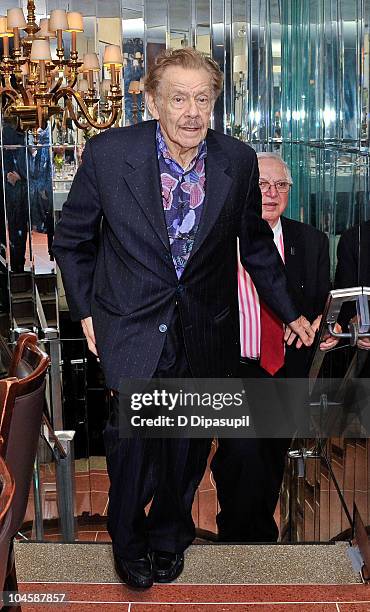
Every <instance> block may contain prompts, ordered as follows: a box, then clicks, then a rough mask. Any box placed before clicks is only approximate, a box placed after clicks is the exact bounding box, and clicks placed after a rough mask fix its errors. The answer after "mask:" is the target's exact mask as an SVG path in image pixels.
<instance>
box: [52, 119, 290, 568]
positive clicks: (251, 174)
mask: <svg viewBox="0 0 370 612" xmlns="http://www.w3.org/2000/svg"><path fill="white" fill-rule="evenodd" d="M155 130H156V122H155V121H148V122H144V123H141V124H139V125H137V126H132V127H126V128H115V129H111V130H108V131H106V132H104V133H102V134H99V135H98V136H96V137H94V138H92V139H91V140H89V141H88V142H87V144H86V147H85V151H84V154H83V163H82V165H81V166H80V168H79V170H78V172H77V174H76V177H75V179H74V182H73V184H72V187H71V191H70V193H69V197H68V200H67V202H66V203H65V204H64V207H63V211H62V217H61V221H60V222H59V224H58V225H57V227H56V232H55V239H54V245H53V251H54V254H55V257H56V260H57V262H58V264H59V266H60V268H61V271H62V276H63V282H64V285H65V289H66V296H67V300H68V304H69V308H70V313H71V317H72V318H73V319H74V320H79V319H83V318H85V317H88V316H90V315H91V316H92V318H93V324H94V330H95V336H96V342H97V350H98V354H99V358H100V362H101V365H102V368H103V371H104V375H105V379H106V384H107V386H108V387H109V388H111V389H114V390H118V389H119V387H120V381H121V379H122V378H126V377H132V378H148V377H151V376H153V375H156V374H158V372H160V373H161V376H173V375H174V374H175V375H176V376H184V375H189V374H190V375H192V376H198V377H225V376H233V375H235V374H237V372H238V364H239V313H238V300H237V267H236V266H237V259H236V255H237V251H236V249H237V243H236V240H237V236H239V240H240V245H241V260H242V263H243V264H244V265H245V266H246V267H247V269H248V271H249V273H250V274H251V276H252V278H253V281H254V283H255V285H256V287H257V289H258V291H259V293H260V295H261V296H262V297H263V299H264V300H265V301H266V303H267V304H268V305H269V306H270V307H271V308H272V309H273V310H274V311H275V312H276V313H277V314H278V315H279V316H280V318H281V319H282V320H283V321H285V322H291V321H293V320H294V319H296V318H297V317H298V316H299V312H298V310H297V308H296V306H295V304H294V302H293V300H292V299H291V297H290V295H289V291H288V283H287V279H286V275H285V271H284V266H283V264H282V261H281V259H280V256H279V254H278V251H277V249H276V248H275V245H274V243H273V235H272V232H271V230H270V228H269V227H268V225H267V224H266V223H265V222H264V221H262V219H261V195H260V190H259V186H258V166H257V159H256V155H255V153H254V151H253V150H252V149H251V148H250V147H248V146H247V145H245V144H244V143H242V142H240V141H238V140H235V139H233V138H231V137H229V136H225V135H224V134H220V133H216V132H214V131H212V130H208V134H207V140H206V141H207V158H206V198H205V204H204V210H203V213H202V217H201V220H200V226H199V229H198V231H197V234H196V237H195V242H194V245H193V248H192V251H191V254H190V258H189V260H188V262H187V265H186V268H185V270H184V272H183V274H182V276H181V278H180V280H178V279H177V276H176V272H175V269H174V266H173V262H172V257H171V252H170V245H169V239H168V233H167V228H166V224H165V217H164V211H163V204H162V198H161V184H160V174H159V168H158V160H157V153H156V143H155ZM113 404H114V401H113ZM116 408H117V407H116V406H114V405H113V406H112V411H111V419H110V421H109V422H108V424H107V428H106V431H105V434H104V435H105V442H106V449H107V463H108V471H109V475H110V479H111V489H110V504H109V511H108V526H109V531H110V533H111V535H112V540H113V548H114V550H115V552H116V553H117V554H119V555H120V556H123V557H126V558H135V557H139V556H141V555H142V554H143V553H144V552H145V550H146V548H147V546H151V547H152V548H155V549H162V550H168V551H170V552H171V551H172V552H180V551H182V550H184V548H185V547H186V546H187V545H188V544H189V543H190V541H191V539H192V537H193V536H194V524H193V522H192V519H191V503H192V500H193V496H194V492H195V490H196V487H197V484H198V482H199V480H200V478H201V476H202V473H203V471H204V468H205V465H206V463H205V462H206V455H207V453H208V450H209V441H204V442H203V443H202V442H201V441H195V440H192V441H190V442H186V443H184V442H183V441H181V443H178V444H176V443H175V442H174V441H170V440H169V441H165V442H163V443H162V444H157V443H156V441H154V440H152V441H151V442H150V443H149V444H147V441H145V440H142V441H138V440H136V441H134V442H132V441H130V440H119V439H118V432H117V427H116V425H117V424H116V420H115V419H116V416H115V415H116ZM196 442H198V443H197V444H196ZM184 444H185V446H186V448H184V446H183V445H184ZM176 462H177V463H178V465H179V470H178V473H177V471H176V473H175V472H174V469H175V467H174V466H176ZM166 481H167V482H166ZM150 499H153V502H152V507H153V510H152V509H151V511H150V514H149V516H148V517H147V518H145V515H144V506H145V504H146V502H147V501H148V500H150Z"/></svg>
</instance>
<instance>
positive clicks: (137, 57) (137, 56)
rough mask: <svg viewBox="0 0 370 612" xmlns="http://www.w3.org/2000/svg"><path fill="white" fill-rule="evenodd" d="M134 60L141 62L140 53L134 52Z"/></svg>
mask: <svg viewBox="0 0 370 612" xmlns="http://www.w3.org/2000/svg"><path fill="white" fill-rule="evenodd" d="M135 59H138V60H141V53H140V51H136V53H135Z"/></svg>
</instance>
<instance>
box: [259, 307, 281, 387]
mask: <svg viewBox="0 0 370 612" xmlns="http://www.w3.org/2000/svg"><path fill="white" fill-rule="evenodd" d="M260 320H261V346H260V366H261V368H263V369H264V370H266V372H268V373H269V374H271V376H273V375H274V374H276V372H277V371H278V370H280V368H282V367H283V365H284V327H283V324H282V322H281V321H280V319H278V317H277V316H276V315H274V313H273V312H272V311H271V310H270V309H269V308H268V306H266V304H264V303H263V302H262V301H261V302H260Z"/></svg>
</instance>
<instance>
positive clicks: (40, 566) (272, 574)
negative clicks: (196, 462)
mask: <svg viewBox="0 0 370 612" xmlns="http://www.w3.org/2000/svg"><path fill="white" fill-rule="evenodd" d="M349 549H350V545H349V544H348V543H346V542H337V543H335V544H334V543H333V544H311V545H310V544H297V545H288V544H282V545H279V544H277V545H262V544H261V545H233V544H227V545H223V544H205V545H194V546H191V547H190V548H189V549H188V551H187V552H186V557H185V569H184V572H183V573H182V575H181V576H180V577H179V578H178V579H177V580H176V582H174V583H172V584H169V585H159V584H156V585H154V586H153V587H152V588H151V589H148V590H145V591H138V590H134V589H130V588H128V587H126V586H125V585H123V584H121V583H120V582H119V580H118V578H117V575H116V574H115V572H114V568H113V558H112V549H111V546H110V544H106V543H101V544H99V543H96V544H94V543H89V544H86V543H76V544H62V543H32V542H21V541H18V542H16V545H15V555H16V565H17V573H18V581H19V590H20V591H21V592H23V593H66V601H68V602H69V605H68V606H67V607H65V608H61V610H64V609H66V610H68V611H70V610H71V611H73V612H80V611H81V610H84V609H88V610H89V612H90V611H95V610H96V611H98V610H99V612H102V610H103V609H106V610H109V612H115V611H117V612H118V611H120V612H122V611H123V612H167V611H168V612H170V611H172V612H174V611H175V612H185V611H186V612H194V611H195V610H200V611H202V612H208V611H209V612H221V611H222V612H231V611H234V610H235V611H238V612H242V611H243V612H244V611H252V610H253V611H254V612H267V611H269V612H282V611H286V612H290V611H292V612H311V611H312V612H313V611H316V612H365V610H370V590H369V587H368V586H367V585H364V584H361V581H360V577H359V574H357V573H356V572H355V571H354V569H353V567H352V564H351V561H350V558H349V555H348V552H349ZM22 609H23V610H24V611H25V612H28V611H31V610H36V609H37V610H38V609H41V610H42V611H43V612H49V610H50V611H51V610H55V609H57V606H56V605H54V606H53V605H52V606H49V605H48V604H43V605H42V607H41V608H36V607H32V605H31V604H25V605H23V606H22Z"/></svg>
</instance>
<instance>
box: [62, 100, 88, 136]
mask: <svg viewBox="0 0 370 612" xmlns="http://www.w3.org/2000/svg"><path fill="white" fill-rule="evenodd" d="M66 106H67V109H68V113H69V115H70V117H71V119H72V121H74V123H75V124H76V126H77V127H78V128H79V129H80V130H87V129H88V128H89V124H88V123H87V121H85V123H82V121H80V119H78V118H77V115H76V113H75V111H74V108H73V105H72V102H71V100H70V99H67V100H66Z"/></svg>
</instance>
